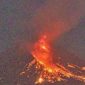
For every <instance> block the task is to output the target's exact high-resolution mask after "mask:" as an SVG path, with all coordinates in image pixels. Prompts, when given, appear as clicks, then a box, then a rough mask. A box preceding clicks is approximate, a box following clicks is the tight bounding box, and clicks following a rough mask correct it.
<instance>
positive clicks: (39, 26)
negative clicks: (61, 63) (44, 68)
mask: <svg viewBox="0 0 85 85" xmlns="http://www.w3.org/2000/svg"><path fill="white" fill-rule="evenodd" d="M62 22H64V25H63V23H62ZM55 24H57V25H58V24H59V26H57V29H56V25H55ZM54 25H55V26H54ZM61 25H63V26H61ZM58 27H59V28H58ZM63 29H64V30H63ZM61 30H63V31H62V32H61ZM44 32H47V33H48V35H49V36H50V35H52V39H53V41H54V43H56V44H55V45H56V46H55V47H56V49H57V47H61V48H63V49H65V50H67V51H68V52H70V53H72V54H74V55H76V56H78V57H79V58H80V59H81V60H85V0H0V83H1V84H0V85H34V84H33V81H34V80H33V77H31V78H30V79H27V78H26V77H20V76H17V75H18V73H19V72H20V71H22V69H23V67H24V65H25V64H26V63H27V62H29V61H30V60H31V59H32V55H31V54H30V53H29V52H27V50H26V48H25V44H26V45H27V43H29V44H30V43H34V42H35V41H37V38H39V35H41V34H43V33H44ZM50 37H51V36H50ZM18 51H19V52H18ZM72 57H73V56H72ZM19 63H20V64H19ZM71 81H72V82H74V80H71ZM17 82H20V84H17ZM72 82H68V83H64V84H62V83H58V84H57V85H84V84H81V83H80V82H79V81H75V84H74V83H72ZM45 85H48V84H45ZM49 85H56V83H55V84H49Z"/></svg>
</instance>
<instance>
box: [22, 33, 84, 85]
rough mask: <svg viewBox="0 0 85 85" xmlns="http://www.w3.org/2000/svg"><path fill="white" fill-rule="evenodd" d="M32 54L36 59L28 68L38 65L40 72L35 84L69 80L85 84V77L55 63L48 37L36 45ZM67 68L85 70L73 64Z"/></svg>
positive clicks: (42, 38)
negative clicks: (72, 79)
mask: <svg viewBox="0 0 85 85" xmlns="http://www.w3.org/2000/svg"><path fill="white" fill-rule="evenodd" d="M31 54H32V55H33V57H34V60H33V61H32V62H31V63H29V65H28V66H27V67H28V69H30V67H31V66H32V65H33V64H36V65H35V67H36V69H37V73H38V72H39V77H38V79H37V80H36V82H35V84H38V83H42V82H44V81H48V82H51V83H53V82H56V81H64V80H66V79H68V78H74V79H77V80H80V81H83V82H85V75H79V74H76V73H74V72H72V71H70V70H69V69H68V68H66V67H65V66H63V65H61V64H60V63H58V62H56V63H54V60H53V51H52V48H51V46H50V43H49V42H48V39H47V36H45V35H44V36H42V37H41V38H40V39H39V40H38V42H36V43H35V44H34V48H33V50H32V52H31ZM67 66H68V67H69V68H73V69H76V68H79V69H80V71H82V70H84V69H85V67H82V68H80V67H79V66H77V65H73V64H68V65H67ZM22 73H23V72H22Z"/></svg>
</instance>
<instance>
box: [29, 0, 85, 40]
mask: <svg viewBox="0 0 85 85" xmlns="http://www.w3.org/2000/svg"><path fill="white" fill-rule="evenodd" d="M84 8H85V1H84V0H47V1H46V3H45V4H44V5H43V6H42V7H40V8H39V9H38V10H37V11H36V14H35V16H34V17H33V18H32V20H31V21H32V27H33V30H37V32H36V33H38V35H43V34H47V36H48V37H49V39H51V40H53V39H55V38H56V39H58V38H59V37H60V36H61V35H63V33H65V32H68V31H69V30H71V29H72V28H75V26H76V25H77V24H78V23H79V21H80V19H81V18H82V17H83V16H84V15H85V10H84Z"/></svg>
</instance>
